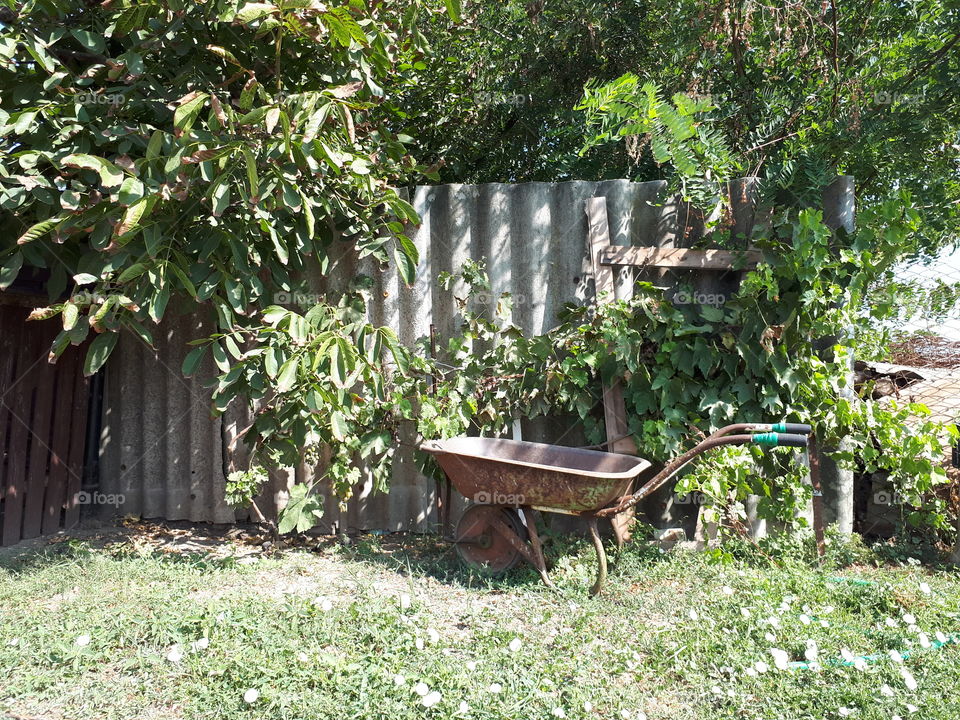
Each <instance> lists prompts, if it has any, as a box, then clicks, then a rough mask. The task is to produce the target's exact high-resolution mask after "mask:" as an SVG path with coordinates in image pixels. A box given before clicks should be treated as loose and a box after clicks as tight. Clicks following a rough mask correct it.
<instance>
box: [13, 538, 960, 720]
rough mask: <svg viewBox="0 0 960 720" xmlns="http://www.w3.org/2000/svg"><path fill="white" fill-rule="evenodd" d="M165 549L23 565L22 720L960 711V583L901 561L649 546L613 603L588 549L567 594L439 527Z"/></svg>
mask: <svg viewBox="0 0 960 720" xmlns="http://www.w3.org/2000/svg"><path fill="white" fill-rule="evenodd" d="M163 536H164V534H163V533H162V532H156V531H151V532H147V531H145V530H144V529H143V528H141V529H140V530H139V531H137V530H129V531H126V532H123V533H118V534H117V535H115V536H112V537H108V538H107V539H106V540H104V539H102V538H100V539H88V540H71V541H61V542H58V543H56V544H48V545H45V546H42V547H40V548H35V549H29V550H11V551H6V552H4V553H3V554H2V555H0V716H2V715H3V714H4V713H6V714H7V715H9V716H11V717H15V718H31V719H33V718H38V719H43V720H53V719H59V718H84V719H87V718H98V719H99V718H138V719H144V720H146V719H148V718H181V717H183V718H258V719H263V718H271V719H272V718H291V719H293V718H304V719H305V720H308V719H309V720H318V719H323V718H391V719H392V720H400V719H402V718H431V717H435V718H555V717H560V718H563V717H567V718H635V719H637V718H643V717H646V718H648V719H649V720H660V719H666V718H671V719H672V720H682V719H684V718H704V719H706V718H711V719H714V718H738V719H746V718H756V719H757V720H760V719H763V720H772V719H773V718H783V719H784V720H800V719H803V718H811V719H816V720H820V719H821V718H839V717H850V718H855V719H860V718H862V719H864V720H866V719H868V718H869V719H877V720H880V719H882V720H891V719H892V718H895V717H896V716H900V717H901V718H904V720H906V718H909V717H911V716H913V717H915V718H917V719H918V720H919V719H920V718H923V719H924V720H928V719H932V718H950V719H952V720H955V719H956V718H960V695H958V694H957V693H956V689H957V688H958V687H960V645H957V644H953V643H952V642H950V639H951V638H950V635H951V634H952V633H958V639H960V619H958V611H960V575H958V574H957V573H955V572H953V571H949V570H944V569H940V570H936V569H930V567H929V566H925V565H920V564H919V563H917V562H916V561H909V560H906V559H901V560H896V559H895V558H897V557H900V558H906V555H905V554H902V553H901V554H898V553H896V552H893V551H891V550H890V549H887V550H885V551H884V552H882V553H880V552H869V551H866V550H863V549H860V548H853V549H851V548H849V547H840V545H839V543H837V542H836V541H834V543H833V544H832V546H831V560H830V563H829V568H828V569H825V570H824V569H820V568H818V567H817V566H816V565H815V564H814V563H812V562H810V561H809V559H805V558H804V557H801V556H804V552H805V551H802V550H798V549H797V548H795V547H794V548H786V549H784V548H782V547H781V548H768V549H766V550H765V551H761V550H759V549H756V548H750V547H745V546H739V545H732V546H727V547H730V548H732V549H731V550H730V551H729V552H726V551H725V552H723V553H714V554H712V555H711V554H703V553H700V554H695V553H690V552H682V551H675V552H674V551H671V552H668V553H663V552H662V551H660V550H659V549H656V548H652V547H649V546H646V545H643V544H640V543H635V544H633V545H632V546H631V547H629V548H628V549H627V550H625V551H624V552H622V553H621V554H619V555H618V556H616V557H615V562H614V566H613V569H612V572H611V578H610V582H609V584H608V588H607V592H606V594H605V595H603V596H602V597H599V598H591V597H589V595H588V594H587V588H588V587H589V584H590V581H591V579H592V573H593V569H594V566H593V555H592V549H591V548H590V546H589V544H588V543H586V542H582V541H576V540H574V541H571V540H564V539H562V538H555V539H553V540H552V541H551V545H550V547H549V548H548V555H549V556H550V557H551V558H552V559H553V561H554V562H555V563H556V566H555V567H554V569H553V571H552V573H553V577H554V579H555V581H556V582H557V585H558V589H557V590H553V591H551V590H548V589H546V588H545V587H543V586H542V585H541V584H540V583H539V581H538V578H537V576H536V575H535V574H534V573H533V572H532V571H530V570H528V569H523V570H517V571H515V572H514V573H513V574H511V575H510V576H508V577H507V578H505V579H501V580H489V579H487V578H484V577H482V576H478V575H477V574H475V573H472V572H471V571H469V570H466V569H464V568H463V567H462V566H461V565H460V564H459V562H458V560H457V558H456V556H455V554H454V553H453V552H451V551H450V549H449V547H447V546H445V545H443V544H441V543H438V542H437V541H436V540H435V539H432V538H424V537H409V536H406V537H393V536H388V537H380V538H377V537H371V538H365V539H360V540H355V541H354V542H352V543H350V544H348V545H342V544H340V543H337V542H332V541H324V542H323V543H321V544H320V545H319V546H318V547H317V548H312V549H311V548H307V547H303V548H287V549H282V550H278V549H272V550H270V551H267V552H264V551H262V550H261V549H260V547H259V545H257V544H255V543H253V542H245V541H243V540H242V539H234V540H228V539H220V540H217V541H216V542H203V538H202V537H201V538H198V537H197V536H192V537H191V538H188V539H189V540H191V542H188V543H185V544H180V545H178V546H177V547H170V543H169V542H166V541H165V540H164V539H163ZM158 538H159V539H158ZM167 539H169V538H167ZM193 540H197V542H193ZM852 580H865V581H869V582H854V581H852ZM938 633H939V635H938ZM945 640H946V644H945V645H943V646H942V647H938V646H939V645H940V644H941V643H942V642H943V641H945ZM772 650H773V652H771V651H772ZM780 651H782V652H780ZM890 651H907V652H908V653H909V655H908V657H906V658H903V657H902V656H901V655H900V654H898V653H893V657H891V652H890ZM805 656H806V657H807V658H809V659H811V660H813V661H814V664H813V667H793V666H790V665H788V664H787V663H790V662H800V661H805ZM860 656H873V657H871V658H869V659H867V660H861V659H858V658H859V657H860ZM778 665H780V666H781V667H778ZM784 667H785V668H786V669H783V668H784Z"/></svg>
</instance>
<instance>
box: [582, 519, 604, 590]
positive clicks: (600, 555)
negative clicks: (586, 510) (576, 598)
mask: <svg viewBox="0 0 960 720" xmlns="http://www.w3.org/2000/svg"><path fill="white" fill-rule="evenodd" d="M587 523H588V524H589V526H590V537H592V538H593V548H594V550H596V551H597V565H598V568H597V580H596V582H594V583H593V587H592V588H590V594H591V595H599V594H600V591H601V590H603V586H604V585H605V584H606V582H607V553H606V551H605V550H604V549H603V541H602V540H601V539H600V531H599V530H597V518H595V517H591V518H589V520H588V521H587Z"/></svg>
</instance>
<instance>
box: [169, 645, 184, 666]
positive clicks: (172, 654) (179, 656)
mask: <svg viewBox="0 0 960 720" xmlns="http://www.w3.org/2000/svg"><path fill="white" fill-rule="evenodd" d="M167 660H169V661H170V662H172V663H178V662H180V661H181V660H183V650H181V649H180V646H179V645H174V646H173V647H172V648H170V650H169V651H168V652H167Z"/></svg>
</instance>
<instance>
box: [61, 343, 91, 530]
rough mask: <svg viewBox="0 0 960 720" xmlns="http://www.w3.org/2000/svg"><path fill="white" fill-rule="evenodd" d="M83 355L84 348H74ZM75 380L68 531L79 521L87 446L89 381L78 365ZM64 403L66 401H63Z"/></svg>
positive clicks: (69, 459)
mask: <svg viewBox="0 0 960 720" xmlns="http://www.w3.org/2000/svg"><path fill="white" fill-rule="evenodd" d="M76 350H77V352H78V353H84V352H85V351H86V346H81V347H79V348H76ZM74 375H75V376H76V378H77V380H76V382H75V383H74V386H73V398H72V400H73V403H72V408H71V410H70V453H69V455H68V464H67V467H68V470H69V472H68V473H67V497H66V507H67V511H66V515H65V517H64V524H63V526H64V528H66V529H68V530H69V529H70V528H72V527H73V526H74V525H76V524H77V522H78V521H79V520H80V506H79V505H77V503H76V496H77V493H79V492H80V489H81V480H82V477H83V461H84V457H83V454H84V451H85V450H86V444H87V406H88V405H89V402H90V379H89V378H85V377H83V376H82V374H81V371H80V367H79V365H78V366H77V369H76V370H75V371H74ZM64 401H66V399H65V400H64Z"/></svg>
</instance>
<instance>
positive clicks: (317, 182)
mask: <svg viewBox="0 0 960 720" xmlns="http://www.w3.org/2000/svg"><path fill="white" fill-rule="evenodd" d="M418 6H419V4H418V3H386V4H378V5H377V6H376V7H375V8H372V9H369V10H368V9H366V8H365V6H364V5H363V4H362V3H357V2H345V3H341V4H335V5H329V4H321V3H303V2H283V3H280V4H270V3H243V2H239V1H237V0H216V1H214V2H206V3H194V2H182V1H181V0H174V2H159V0H156V1H154V0H148V1H147V2H137V3H130V2H115V3H103V4H97V5H93V6H83V5H81V6H78V5H77V4H76V3H68V2H59V1H56V2H27V3H24V4H22V6H20V7H18V8H17V9H16V12H12V13H10V15H11V16H12V17H7V19H6V20H5V24H4V25H3V27H2V35H0V88H2V93H0V151H2V161H0V227H2V228H3V229H4V231H5V235H4V236H5V239H4V240H3V241H0V286H2V287H6V286H8V285H10V283H11V282H12V281H13V279H14V278H15V277H16V275H17V272H18V270H19V269H20V267H21V266H22V265H24V264H26V265H32V266H35V267H40V268H47V269H48V270H49V273H50V277H51V279H50V282H49V290H50V296H51V300H52V301H54V302H55V304H54V305H52V306H51V308H50V311H49V312H45V313H43V314H42V316H43V317H50V316H54V315H57V314H62V315H63V317H64V330H63V332H62V333H61V336H60V337H59V338H58V339H57V341H56V342H55V344H54V349H53V355H54V356H56V355H59V354H60V353H62V352H63V350H64V349H65V348H66V347H67V346H68V345H69V344H74V345H77V344H80V343H82V342H83V341H84V340H85V339H87V337H88V335H89V334H90V331H91V329H92V330H93V331H95V333H97V334H101V333H106V334H113V333H116V332H118V331H120V330H121V329H123V328H126V329H129V330H131V331H133V332H134V333H136V334H137V335H138V336H139V337H141V338H142V339H143V340H144V341H145V342H147V343H152V338H153V330H152V329H151V327H150V326H151V325H155V324H159V323H160V322H161V321H162V320H163V318H164V317H165V315H166V314H167V311H168V308H170V307H174V306H176V307H177V309H178V310H179V309H181V308H188V307H190V306H192V305H194V304H195V303H202V304H204V305H205V306H206V307H208V308H210V310H211V316H214V317H215V320H216V323H217V326H218V327H219V329H220V330H221V331H222V332H225V333H229V332H234V331H236V330H237V329H238V328H242V327H243V326H244V325H246V324H248V323H249V320H250V318H251V317H255V316H256V315H257V313H258V311H259V310H262V309H263V308H265V307H268V306H270V305H273V304H274V301H273V296H274V294H276V293H277V292H281V291H287V292H289V291H291V290H292V289H294V288H295V287H298V286H299V284H300V283H301V282H302V281H303V278H304V276H305V275H306V274H309V273H310V272H321V273H322V272H326V271H327V270H328V267H329V259H328V256H329V253H330V252H331V249H332V246H333V245H334V244H335V243H339V242H342V241H347V242H350V243H351V244H352V245H353V248H354V251H355V252H356V253H357V254H358V255H360V256H365V255H371V256H373V257H375V258H377V259H378V260H380V261H382V262H387V261H388V260H390V259H391V258H394V257H396V258H398V259H399V260H400V267H401V271H402V275H403V278H404V280H406V281H407V282H410V281H411V280H412V274H413V269H414V268H415V267H416V264H417V261H418V258H417V253H416V248H415V247H414V246H413V244H412V243H410V242H409V240H408V239H407V238H406V236H405V234H404V232H405V230H404V223H409V222H416V221H417V218H416V214H415V213H414V211H413V209H412V208H411V207H410V205H409V204H407V203H406V202H405V201H404V200H402V199H401V198H400V197H399V195H398V194H397V192H396V191H395V190H393V189H392V188H391V187H390V185H389V183H390V182H396V181H397V180H398V179H400V178H403V177H406V176H407V175H409V174H411V173H416V172H417V171H418V166H417V164H416V162H415V161H414V160H413V158H412V157H411V156H410V155H408V154H407V151H406V148H405V145H404V142H405V140H403V139H401V138H399V137H398V136H397V135H396V134H394V133H392V132H391V131H390V130H389V128H388V127H387V126H386V125H385V124H384V122H383V114H382V112H381V111H380V109H379V108H380V105H381V104H382V103H383V96H384V93H385V89H384V86H386V85H389V84H390V83H395V84H402V83H404V82H408V81H409V79H410V78H411V77H412V76H413V73H414V71H413V70H412V69H410V68H409V67H408V66H407V64H406V60H407V59H408V58H410V57H412V56H413V55H415V54H416V53H417V52H419V51H420V47H421V38H420V36H419V35H418V34H417V32H416V30H415V28H414V27H413V25H412V20H411V18H410V17H409V13H410V12H415V10H416V8H417V7H418ZM10 7H11V8H13V7H14V6H13V5H11V6H10ZM424 7H425V8H426V7H427V6H426V5H424ZM401 65H402V66H403V67H404V68H406V69H401V68H400V66H401ZM407 140H408V139H407ZM79 288H82V289H83V291H82V292H80V291H78V289H79ZM65 295H66V296H69V298H70V299H69V300H66V301H63V297H64V296H65ZM101 337H104V336H101ZM106 337H111V335H106ZM114 342H115V337H114V339H113V340H103V341H100V340H99V339H98V341H97V342H95V343H93V345H92V346H91V350H90V354H91V357H90V358H89V359H88V361H87V365H86V371H87V372H94V371H96V369H97V368H99V367H100V366H101V365H102V364H103V362H104V361H105V360H106V357H107V355H109V350H110V348H111V347H112V344H113V343H114Z"/></svg>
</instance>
